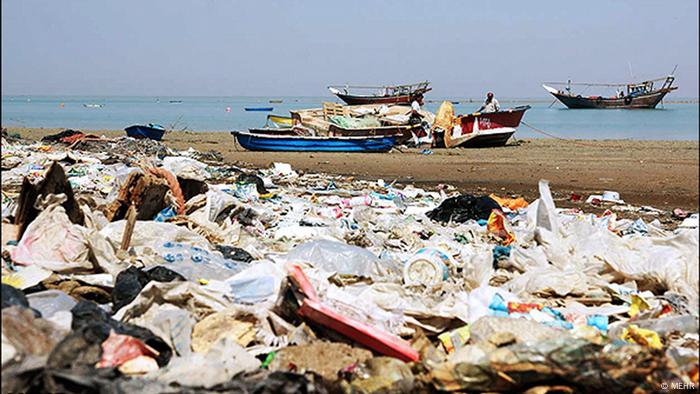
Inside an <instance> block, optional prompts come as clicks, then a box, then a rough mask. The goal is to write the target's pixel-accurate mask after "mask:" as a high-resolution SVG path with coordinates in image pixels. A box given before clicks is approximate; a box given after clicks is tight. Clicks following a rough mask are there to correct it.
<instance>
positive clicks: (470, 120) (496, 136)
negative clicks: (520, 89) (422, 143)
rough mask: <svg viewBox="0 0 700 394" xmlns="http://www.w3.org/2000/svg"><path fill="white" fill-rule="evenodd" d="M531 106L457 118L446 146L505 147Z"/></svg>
mask: <svg viewBox="0 0 700 394" xmlns="http://www.w3.org/2000/svg"><path fill="white" fill-rule="evenodd" d="M528 109H530V106H529V105H525V106H522V107H516V108H512V109H507V110H504V111H499V112H490V113H473V114H468V115H463V116H458V117H456V118H455V124H454V127H453V129H452V131H451V132H449V133H447V132H446V133H445V146H446V147H447V148H453V147H456V146H461V147H469V148H472V147H474V148H476V147H492V146H503V145H505V144H506V143H507V142H508V139H510V137H511V136H512V135H513V133H515V130H516V129H517V128H518V126H519V125H520V121H521V120H522V118H523V116H524V115H525V111H527V110H528Z"/></svg>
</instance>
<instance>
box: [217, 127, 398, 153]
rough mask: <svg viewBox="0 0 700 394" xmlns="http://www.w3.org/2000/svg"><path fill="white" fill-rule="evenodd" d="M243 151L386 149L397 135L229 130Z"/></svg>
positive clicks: (392, 145)
mask: <svg viewBox="0 0 700 394" xmlns="http://www.w3.org/2000/svg"><path fill="white" fill-rule="evenodd" d="M231 135H233V138H234V139H235V140H236V141H238V143H239V144H241V146H242V147H244V148H245V149H247V150H251V151H278V152H388V151H389V150H391V148H393V147H394V145H395V144H396V139H397V138H398V137H400V135H398V134H397V135H380V136H352V137H311V136H302V135H279V134H257V133H251V132H245V131H232V132H231Z"/></svg>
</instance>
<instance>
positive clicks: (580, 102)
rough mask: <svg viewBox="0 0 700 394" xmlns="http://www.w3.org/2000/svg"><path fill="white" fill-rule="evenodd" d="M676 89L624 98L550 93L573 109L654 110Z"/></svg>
mask: <svg viewBox="0 0 700 394" xmlns="http://www.w3.org/2000/svg"><path fill="white" fill-rule="evenodd" d="M675 89H676V87H672V88H666V89H661V90H658V91H656V92H652V93H649V94H643V95H639V96H635V97H624V98H609V97H601V96H598V97H583V96H571V95H567V94H560V93H553V92H550V93H551V94H552V96H554V97H556V98H557V99H558V100H559V101H561V102H562V104H564V105H565V106H567V107H568V108H571V109H653V108H656V106H657V105H658V104H659V103H660V102H661V100H663V98H664V96H666V95H667V94H668V93H669V92H671V91H672V90H675Z"/></svg>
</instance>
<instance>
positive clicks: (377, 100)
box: [328, 81, 432, 105]
mask: <svg viewBox="0 0 700 394" xmlns="http://www.w3.org/2000/svg"><path fill="white" fill-rule="evenodd" d="M431 89H432V88H431V87H430V82H427V81H425V82H419V83H415V84H412V85H395V86H349V85H345V86H329V87H328V90H330V92H331V93H333V94H335V95H336V96H338V98H340V99H341V100H343V101H345V102H346V103H347V104H348V105H364V104H411V102H412V101H413V100H414V99H415V98H416V96H418V95H423V94H425V93H427V92H429V91H430V90H431ZM351 90H355V91H362V92H365V93H353V92H351Z"/></svg>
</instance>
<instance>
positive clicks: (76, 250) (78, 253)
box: [12, 204, 93, 272]
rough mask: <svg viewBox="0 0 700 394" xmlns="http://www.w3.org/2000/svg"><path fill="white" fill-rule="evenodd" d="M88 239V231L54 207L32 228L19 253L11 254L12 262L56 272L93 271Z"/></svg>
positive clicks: (32, 224)
mask: <svg viewBox="0 0 700 394" xmlns="http://www.w3.org/2000/svg"><path fill="white" fill-rule="evenodd" d="M87 237H88V230H87V229H86V228H85V227H82V226H79V225H77V224H73V223H71V221H70V219H68V215H66V211H65V209H64V208H63V207H62V206H61V205H58V204H54V205H51V206H49V207H48V208H46V209H45V210H44V211H42V212H41V213H40V214H39V216H37V217H36V219H34V221H32V222H31V223H30V224H29V226H28V227H27V230H26V231H25V232H24V234H23V235H22V239H20V241H19V244H18V245H17V249H15V250H14V251H12V259H13V260H14V261H15V262H16V263H18V264H24V265H30V264H36V265H38V266H40V267H42V268H45V269H48V270H51V271H54V272H71V271H81V270H90V269H92V268H93V265H92V262H90V260H89V254H90V247H89V245H88V242H87Z"/></svg>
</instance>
